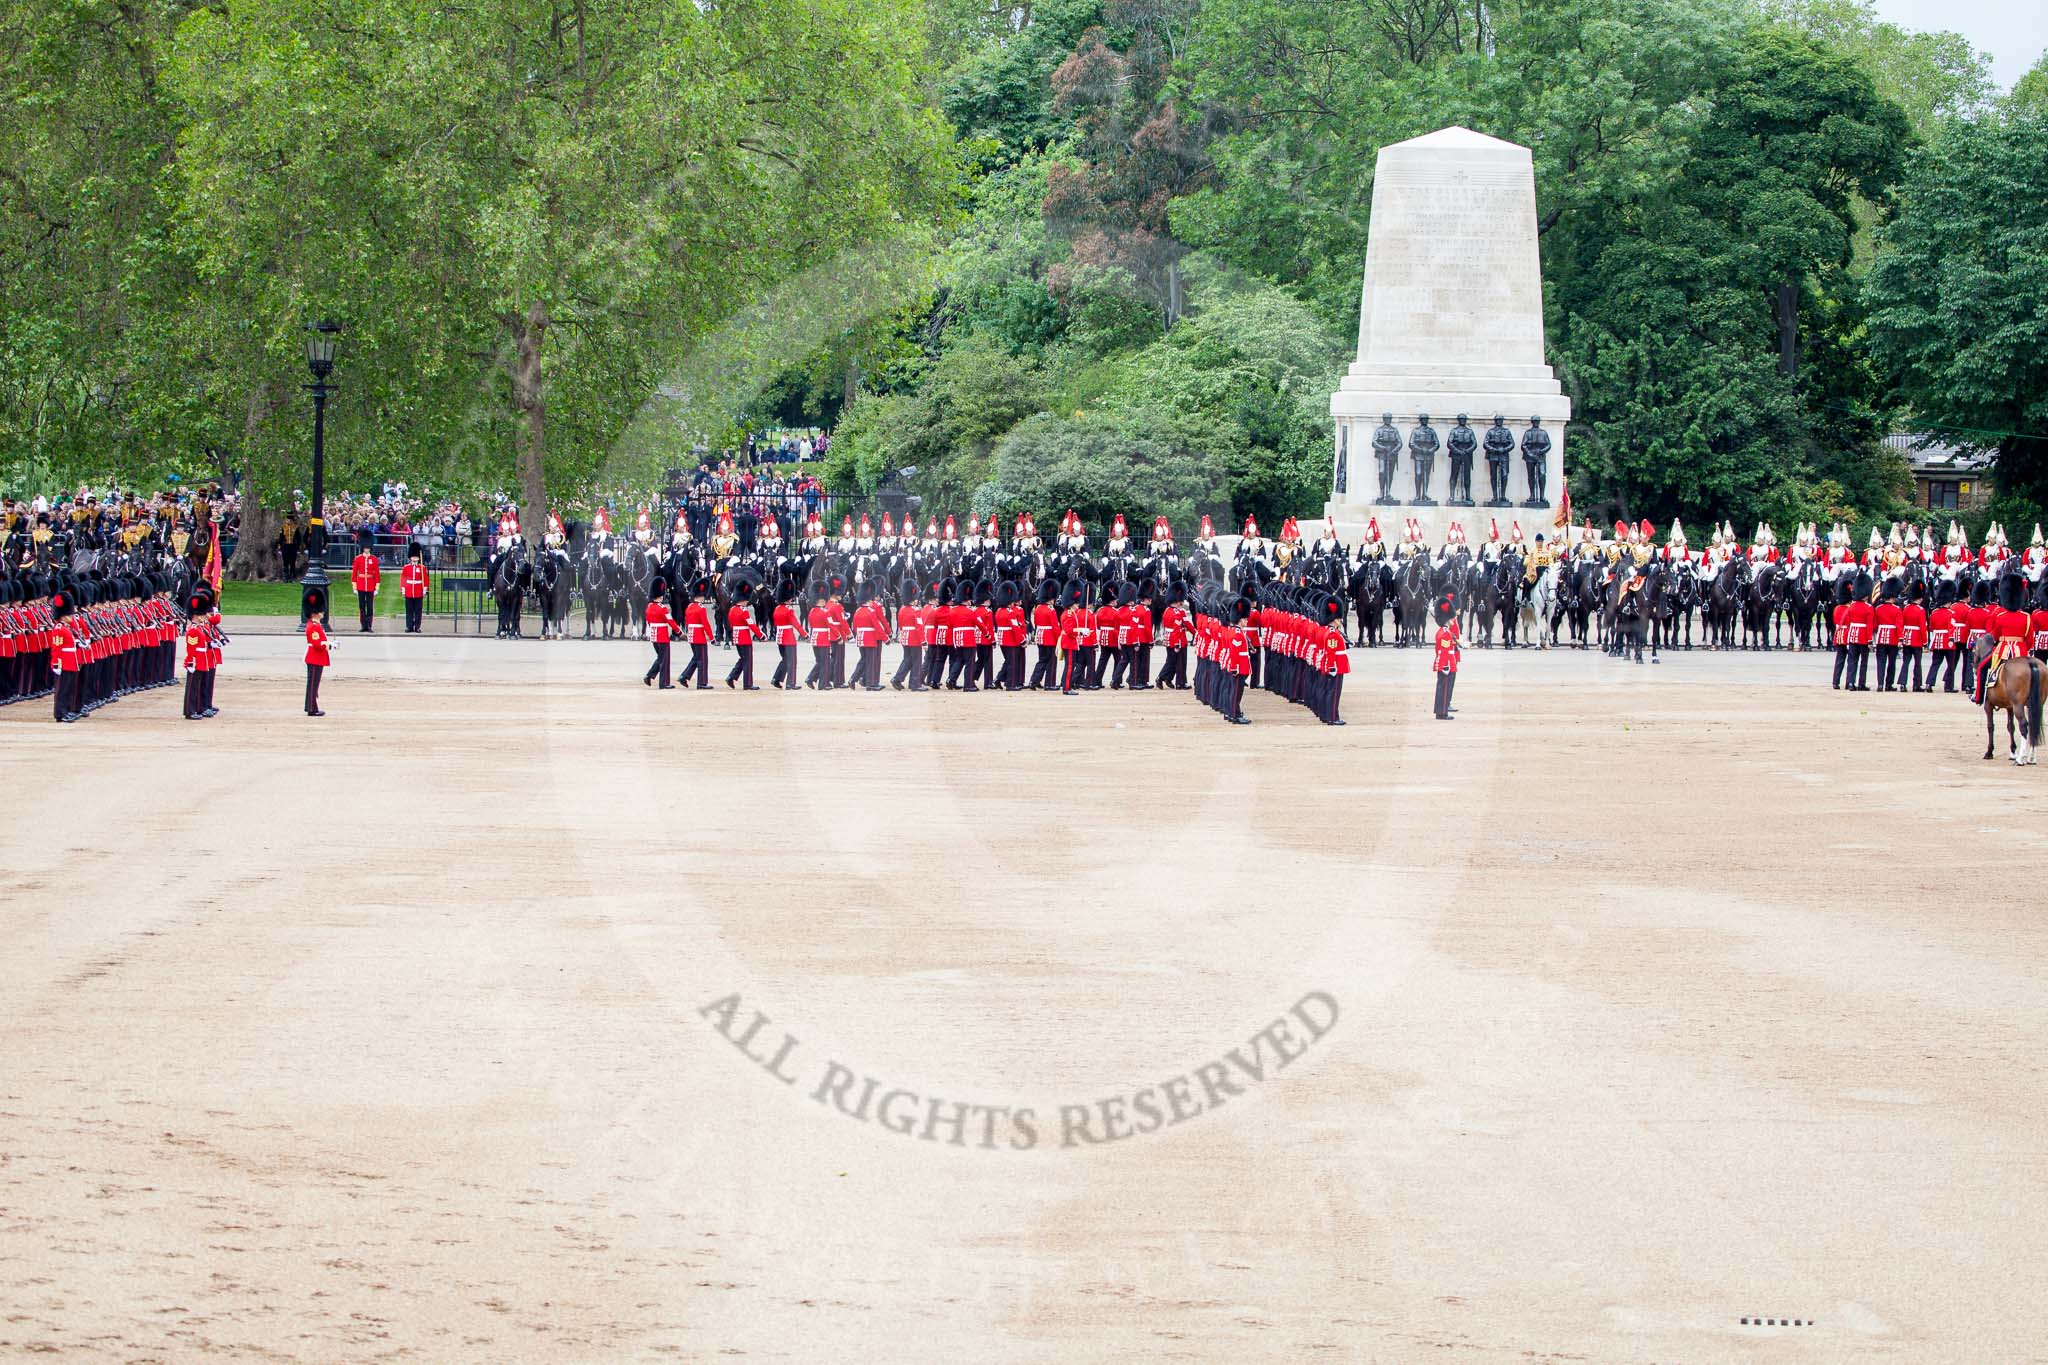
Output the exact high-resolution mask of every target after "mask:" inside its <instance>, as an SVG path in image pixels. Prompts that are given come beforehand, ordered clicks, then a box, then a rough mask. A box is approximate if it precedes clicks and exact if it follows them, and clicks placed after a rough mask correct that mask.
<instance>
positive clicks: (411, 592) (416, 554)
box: [398, 541, 427, 635]
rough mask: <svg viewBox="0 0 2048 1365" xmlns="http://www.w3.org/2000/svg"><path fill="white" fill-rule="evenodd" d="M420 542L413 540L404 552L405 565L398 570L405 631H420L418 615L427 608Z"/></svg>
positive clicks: (425, 582)
mask: <svg viewBox="0 0 2048 1365" xmlns="http://www.w3.org/2000/svg"><path fill="white" fill-rule="evenodd" d="M420 555H421V551H420V543H419V542H418V541H414V542H413V543H412V548H411V549H410V550H408V551H407V552H406V556H405V567H404V568H402V569H400V570H399V571H398V591H399V593H400V594H401V595H402V596H403V597H404V598H405V633H406V634H407V635H417V634H419V633H420V615H421V613H423V612H424V611H426V609H427V566H426V564H425V563H424V562H423V561H422V559H421V558H420Z"/></svg>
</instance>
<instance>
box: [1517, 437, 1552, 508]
mask: <svg viewBox="0 0 2048 1365" xmlns="http://www.w3.org/2000/svg"><path fill="white" fill-rule="evenodd" d="M1522 464H1523V465H1524V466H1526V467H1527V469H1528V471H1529V496H1528V498H1527V499H1526V500H1525V501H1524V502H1523V503H1522V506H1524V507H1548V506H1550V499H1549V498H1548V497H1546V496H1545V495H1544V487H1543V485H1544V483H1545V482H1546V481H1547V480H1548V478H1549V476H1550V433H1549V432H1547V431H1545V430H1544V429H1543V419H1542V418H1541V417H1531V418H1530V419H1529V429H1528V430H1527V431H1525V432H1523V433H1522Z"/></svg>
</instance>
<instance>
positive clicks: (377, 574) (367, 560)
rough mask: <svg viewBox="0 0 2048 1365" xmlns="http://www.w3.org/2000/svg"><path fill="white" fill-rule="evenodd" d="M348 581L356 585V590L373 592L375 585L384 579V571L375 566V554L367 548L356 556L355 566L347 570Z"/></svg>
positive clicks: (375, 588) (375, 589)
mask: <svg viewBox="0 0 2048 1365" xmlns="http://www.w3.org/2000/svg"><path fill="white" fill-rule="evenodd" d="M348 577H349V582H351V583H353V584H355V585H356V591H357V592H375V591H377V585H378V584H379V583H381V582H383V581H384V571H383V570H382V569H380V568H378V567H377V556H375V555H373V554H371V553H370V552H369V551H368V550H365V551H363V552H362V553H361V554H359V555H357V556H356V562H355V567H354V568H352V569H350V570H349V575H348Z"/></svg>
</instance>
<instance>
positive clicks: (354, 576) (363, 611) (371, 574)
mask: <svg viewBox="0 0 2048 1365" xmlns="http://www.w3.org/2000/svg"><path fill="white" fill-rule="evenodd" d="M356 544H357V546H358V547H359V549H358V553H357V555H356V559H355V564H354V566H353V567H351V568H350V569H349V573H348V579H349V582H351V583H353V584H354V585H355V589H356V619H357V620H358V621H360V622H361V623H362V630H363V633H365V634H368V633H369V630H370V626H371V623H372V622H374V621H375V620H376V619H377V585H378V584H379V583H380V582H382V581H383V578H384V571H383V570H382V569H381V568H379V567H378V565H377V556H376V555H375V554H373V553H371V550H370V537H369V533H368V532H364V533H363V535H362V537H361V538H360V539H359V540H357V541H356Z"/></svg>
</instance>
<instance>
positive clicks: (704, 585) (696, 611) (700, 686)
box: [676, 578, 716, 692]
mask: <svg viewBox="0 0 2048 1365" xmlns="http://www.w3.org/2000/svg"><path fill="white" fill-rule="evenodd" d="M710 595H711V580H710V579H709V578H699V579H698V580H697V581H696V582H695V583H692V584H690V600H689V602H688V603H686V604H685V605H684V607H683V643H684V644H686V645H688V646H689V647H690V662H689V663H688V664H686V665H684V667H683V675H682V676H681V677H680V678H677V679H676V686H678V687H688V686H690V680H691V679H692V678H695V679H696V680H697V690H698V691H699V692H708V691H710V690H711V637H712V635H714V634H715V633H716V632H715V631H714V630H713V628H712V623H711V608H710V607H708V606H706V605H705V602H704V599H705V598H707V597H709V596H710Z"/></svg>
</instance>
